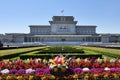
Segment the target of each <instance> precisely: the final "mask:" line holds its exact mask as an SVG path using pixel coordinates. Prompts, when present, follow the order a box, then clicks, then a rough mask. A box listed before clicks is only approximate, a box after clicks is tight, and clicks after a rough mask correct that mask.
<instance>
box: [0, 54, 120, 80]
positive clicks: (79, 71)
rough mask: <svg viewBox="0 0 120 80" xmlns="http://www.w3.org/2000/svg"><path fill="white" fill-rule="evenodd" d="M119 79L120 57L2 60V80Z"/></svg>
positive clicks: (0, 75) (0, 77) (0, 63)
mask: <svg viewBox="0 0 120 80" xmlns="http://www.w3.org/2000/svg"><path fill="white" fill-rule="evenodd" d="M112 78H113V79H119V78H120V59H111V60H106V59H99V58H98V59H95V58H86V59H80V58H77V59H71V58H69V59H67V58H65V57H63V56H62V55H59V56H56V57H55V58H53V59H49V60H46V59H40V58H39V59H27V60H1V61H0V80H56V79H58V80H63V79H66V80H73V79H84V80H96V79H112Z"/></svg>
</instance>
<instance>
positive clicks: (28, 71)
mask: <svg viewBox="0 0 120 80" xmlns="http://www.w3.org/2000/svg"><path fill="white" fill-rule="evenodd" d="M34 71H35V70H33V69H31V68H29V69H26V73H32V72H34Z"/></svg>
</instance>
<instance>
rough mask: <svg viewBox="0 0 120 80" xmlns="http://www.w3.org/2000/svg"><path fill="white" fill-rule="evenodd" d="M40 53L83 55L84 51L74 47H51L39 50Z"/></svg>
mask: <svg viewBox="0 0 120 80" xmlns="http://www.w3.org/2000/svg"><path fill="white" fill-rule="evenodd" d="M40 53H84V50H83V49H82V48H80V49H76V48H75V47H72V46H64V47H63V48H62V46H52V47H47V48H44V49H42V50H40V52H39V53H38V54H40Z"/></svg>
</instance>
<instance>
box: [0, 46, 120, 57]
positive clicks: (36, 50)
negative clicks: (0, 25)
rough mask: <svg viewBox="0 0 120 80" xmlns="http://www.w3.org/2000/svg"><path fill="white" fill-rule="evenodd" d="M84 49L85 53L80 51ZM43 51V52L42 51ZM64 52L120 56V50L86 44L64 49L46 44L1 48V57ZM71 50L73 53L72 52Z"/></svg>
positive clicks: (77, 54) (79, 54)
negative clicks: (43, 45)
mask: <svg viewBox="0 0 120 80" xmlns="http://www.w3.org/2000/svg"><path fill="white" fill-rule="evenodd" d="M80 51H83V52H84V53H82V54H81V53H79V52H80ZM41 52H42V53H41ZM61 52H63V53H62V54H63V55H66V56H67V55H69V56H76V57H78V56H83V55H100V54H101V55H102V57H103V58H114V57H118V58H120V50H118V49H108V48H98V47H85V46H64V48H63V50H62V48H61V46H45V47H30V48H18V49H9V50H0V59H4V58H5V59H9V58H12V59H19V57H20V56H26V58H27V56H31V57H32V56H33V57H36V56H37V57H42V56H43V57H45V55H46V56H53V55H58V54H60V53H61ZM70 52H71V53H70Z"/></svg>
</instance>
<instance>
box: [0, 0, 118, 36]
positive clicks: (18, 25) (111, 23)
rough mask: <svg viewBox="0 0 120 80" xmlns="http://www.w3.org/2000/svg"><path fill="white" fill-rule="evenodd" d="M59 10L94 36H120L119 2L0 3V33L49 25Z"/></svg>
mask: <svg viewBox="0 0 120 80" xmlns="http://www.w3.org/2000/svg"><path fill="white" fill-rule="evenodd" d="M61 10H64V13H63V14H64V16H74V17H75V20H77V21H78V25H96V26H97V33H120V0H0V34H1V33H3V34H4V33H29V27H28V26H29V25H49V23H48V21H49V20H51V17H52V16H61V15H63V14H62V13H61Z"/></svg>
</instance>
